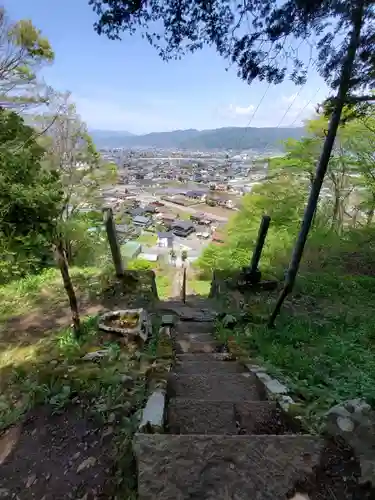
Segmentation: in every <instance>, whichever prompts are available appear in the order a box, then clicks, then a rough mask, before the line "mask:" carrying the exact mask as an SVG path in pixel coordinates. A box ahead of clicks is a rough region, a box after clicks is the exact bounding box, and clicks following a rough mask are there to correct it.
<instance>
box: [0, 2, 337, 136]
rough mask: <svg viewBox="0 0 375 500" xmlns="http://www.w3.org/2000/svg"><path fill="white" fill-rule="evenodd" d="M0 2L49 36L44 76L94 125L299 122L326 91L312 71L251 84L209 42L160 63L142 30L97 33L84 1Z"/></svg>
mask: <svg viewBox="0 0 375 500" xmlns="http://www.w3.org/2000/svg"><path fill="white" fill-rule="evenodd" d="M3 4H4V6H5V8H6V10H7V13H8V16H9V17H10V18H11V19H12V20H18V19H31V20H32V22H33V23H34V25H35V26H36V27H37V28H39V29H40V30H41V31H42V34H43V35H44V36H46V37H47V38H48V39H49V41H50V43H51V45H52V47H53V49H54V52H55V61H54V63H53V65H51V66H49V67H48V68H45V69H44V70H43V77H44V79H45V81H46V83H48V84H49V85H51V86H52V87H54V88H56V89H57V90H59V91H66V90H69V91H71V92H72V98H73V100H74V102H75V103H76V105H77V109H78V112H79V113H80V115H81V117H82V119H83V120H84V121H85V122H86V123H87V124H88V126H89V128H91V129H105V130H119V131H120V130H126V131H129V132H132V133H136V134H144V133H148V132H152V131H156V132H160V131H169V130H176V129H187V128H196V129H200V130H201V129H211V128H218V127H227V126H239V127H241V126H249V125H250V126H254V127H268V126H282V127H284V126H290V125H292V126H298V125H301V124H302V122H303V120H305V119H307V118H309V117H310V116H311V115H312V114H313V112H314V108H315V105H316V103H317V102H321V100H322V99H323V98H324V97H325V96H326V95H327V93H328V90H327V87H326V86H325V84H324V82H323V80H322V79H321V78H320V77H319V76H318V75H317V74H316V72H315V71H314V70H313V69H312V70H311V71H310V72H309V78H308V83H307V84H306V85H305V86H303V87H302V88H300V87H296V86H295V85H294V84H293V83H292V82H290V81H285V82H284V83H282V84H280V85H277V86H274V85H272V86H269V85H268V84H267V83H262V82H253V83H252V84H251V85H248V84H246V83H244V82H243V81H241V80H240V79H239V78H238V77H237V75H236V70H235V68H233V67H232V68H229V69H228V70H226V68H227V65H228V63H227V62H226V61H224V60H223V59H222V58H220V57H219V56H218V54H217V53H216V52H215V50H214V49H213V48H208V47H207V48H205V49H204V50H202V51H200V52H196V53H195V54H189V55H187V56H186V57H184V58H183V59H182V60H181V61H170V62H168V63H167V62H164V61H163V60H162V59H160V58H159V56H158V54H157V52H156V50H155V49H153V48H152V47H151V46H150V45H149V44H148V42H147V41H146V40H143V39H142V38H141V37H140V36H126V35H125V36H124V38H123V40H121V41H112V40H109V39H107V38H106V37H105V36H99V35H98V34H97V33H96V32H95V31H94V28H93V24H94V22H95V20H96V16H95V14H94V13H93V12H92V10H91V7H90V6H89V5H88V0H63V1H59V0H32V1H31V0H5V1H4V0H3ZM307 49H308V47H306V57H307V55H308V50H307ZM302 50H303V48H302ZM264 95H265V97H264V99H263V101H262V103H261V105H260V106H259V108H258V109H257V107H258V104H259V102H260V100H261V99H262V96H264ZM255 110H256V113H254V111H255Z"/></svg>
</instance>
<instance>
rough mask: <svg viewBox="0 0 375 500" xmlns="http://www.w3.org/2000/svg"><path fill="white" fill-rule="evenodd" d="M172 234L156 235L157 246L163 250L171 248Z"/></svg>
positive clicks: (162, 233) (161, 233) (170, 232)
mask: <svg viewBox="0 0 375 500" xmlns="http://www.w3.org/2000/svg"><path fill="white" fill-rule="evenodd" d="M173 240H174V234H173V232H172V231H164V232H160V233H158V246H159V247H163V248H173Z"/></svg>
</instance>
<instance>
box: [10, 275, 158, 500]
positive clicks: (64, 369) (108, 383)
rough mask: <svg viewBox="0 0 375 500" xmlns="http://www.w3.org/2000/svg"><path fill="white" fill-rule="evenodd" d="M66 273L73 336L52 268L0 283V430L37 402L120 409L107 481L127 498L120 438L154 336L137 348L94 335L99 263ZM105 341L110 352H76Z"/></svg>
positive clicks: (101, 414) (129, 489) (107, 416)
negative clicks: (76, 316) (75, 299)
mask: <svg viewBox="0 0 375 500" xmlns="http://www.w3.org/2000/svg"><path fill="white" fill-rule="evenodd" d="M71 277H72V280H73V283H74V285H75V287H76V290H77V292H78V295H79V297H80V299H81V313H82V315H83V317H82V318H81V320H82V324H83V329H82V338H81V339H80V340H79V341H77V340H75V339H74V337H73V336H72V332H71V329H70V327H69V326H68V325H69V323H70V314H69V308H68V303H67V300H66V297H65V291H64V288H63V286H62V283H61V277H60V276H59V272H58V271H57V270H54V269H50V270H47V271H45V272H43V273H41V274H40V275H38V276H30V277H28V278H25V279H22V280H18V281H15V282H13V283H11V284H9V285H6V286H3V287H1V288H0V303H1V307H0V431H1V430H2V429H5V428H7V427H8V426H9V425H11V424H13V423H15V422H17V421H18V420H19V419H21V418H22V416H23V415H24V414H25V413H27V412H28V411H29V410H31V409H33V408H34V407H35V406H37V405H40V404H47V405H49V406H50V407H51V409H52V411H53V412H60V411H64V409H65V408H67V409H68V408H71V401H72V400H73V402H74V401H75V400H77V401H78V403H75V404H76V405H77V404H78V406H81V407H82V410H83V411H84V412H85V414H87V415H92V416H93V417H94V418H95V419H96V420H97V421H98V422H99V425H101V426H105V425H108V422H111V421H112V420H111V419H112V415H113V412H116V414H117V413H118V414H119V422H120V425H119V426H118V427H116V428H115V430H114V434H113V440H114V443H115V445H116V446H117V442H118V446H120V448H119V450H118V453H117V454H116V459H118V463H117V465H116V470H115V471H114V473H115V477H114V478H113V481H117V480H118V482H119V488H120V489H121V492H122V494H123V495H124V496H123V497H124V498H129V499H130V498H133V496H132V495H133V494H134V487H135V484H133V483H132V482H131V481H132V478H131V477H130V476H129V474H130V473H129V470H128V469H127V467H129V464H130V463H131V456H130V455H129V457H128V458H127V457H126V454H127V452H128V451H130V445H129V447H127V445H126V443H130V437H131V433H132V432H133V431H134V430H135V423H136V418H134V416H133V415H135V413H136V412H137V410H138V409H139V408H140V407H141V406H142V404H143V402H144V397H145V391H146V371H147V370H148V367H149V365H150V363H151V362H152V360H153V352H152V348H153V346H154V344H155V342H154V340H153V339H151V342H150V344H149V345H148V346H147V347H146V348H145V349H144V350H143V351H141V352H138V351H137V352H136V351H135V350H134V349H135V346H133V347H131V346H128V347H127V348H124V347H122V346H121V345H119V344H118V343H117V342H114V341H113V340H110V339H106V337H105V336H103V335H98V330H97V315H96V314H95V315H91V316H84V314H85V311H86V312H87V310H88V309H89V308H90V307H93V306H94V307H95V306H96V305H97V303H98V302H99V300H98V299H99V298H100V297H99V296H100V295H101V294H102V292H103V290H104V289H105V288H106V287H107V285H108V277H107V276H106V273H100V270H99V269H97V268H72V269H71ZM142 286H143V285H141V287H142ZM134 293H135V294H136V295H137V296H138V295H139V293H141V292H137V291H136V290H135V291H134ZM123 300H125V301H126V300H127V298H126V297H125V298H124V299H123ZM62 324H65V325H66V326H61V325H62ZM155 332H157V329H155ZM103 348H107V349H108V352H109V355H108V356H106V357H105V358H104V359H103V360H101V361H99V362H93V361H83V360H82V357H83V356H84V355H85V354H86V353H88V352H92V351H96V350H98V349H103ZM124 376H125V377H128V378H130V380H131V381H132V385H131V389H127V390H125V389H124V387H123V385H122V383H121V381H122V379H123V377H124ZM128 448H129V449H128ZM128 480H129V481H130V482H129V481H128ZM119 493H120V491H119Z"/></svg>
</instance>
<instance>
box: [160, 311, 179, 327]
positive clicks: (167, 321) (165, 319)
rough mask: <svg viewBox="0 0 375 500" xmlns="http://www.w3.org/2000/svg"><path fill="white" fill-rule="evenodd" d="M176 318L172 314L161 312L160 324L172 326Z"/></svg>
mask: <svg viewBox="0 0 375 500" xmlns="http://www.w3.org/2000/svg"><path fill="white" fill-rule="evenodd" d="M175 323H176V318H175V316H174V315H173V314H163V316H162V317H161V326H174V324H175Z"/></svg>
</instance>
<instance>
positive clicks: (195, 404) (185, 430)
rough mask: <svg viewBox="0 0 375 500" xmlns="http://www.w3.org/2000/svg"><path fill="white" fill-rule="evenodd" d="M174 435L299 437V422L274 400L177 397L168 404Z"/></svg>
mask: <svg viewBox="0 0 375 500" xmlns="http://www.w3.org/2000/svg"><path fill="white" fill-rule="evenodd" d="M167 412H168V419H167V421H168V430H169V432H170V433H171V434H262V435H264V434H272V435H278V434H292V433H293V434H296V433H302V428H301V426H300V425H298V421H296V422H294V421H292V419H289V418H288V417H287V415H285V413H284V412H282V411H281V409H280V408H279V407H278V406H277V404H276V403H275V402H274V401H245V402H242V403H233V402H231V401H206V400H197V399H185V398H174V399H170V400H169V404H168V410H167Z"/></svg>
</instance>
